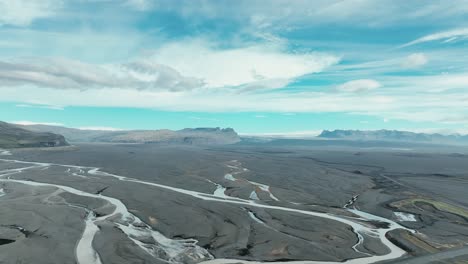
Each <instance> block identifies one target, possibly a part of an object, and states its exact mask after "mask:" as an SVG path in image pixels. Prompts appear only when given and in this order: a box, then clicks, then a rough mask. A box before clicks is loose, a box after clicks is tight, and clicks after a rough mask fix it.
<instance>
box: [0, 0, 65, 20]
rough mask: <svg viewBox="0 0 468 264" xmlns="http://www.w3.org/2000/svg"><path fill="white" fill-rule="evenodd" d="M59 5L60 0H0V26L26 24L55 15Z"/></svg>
mask: <svg viewBox="0 0 468 264" xmlns="http://www.w3.org/2000/svg"><path fill="white" fill-rule="evenodd" d="M61 6H62V1H61V0H0V26H1V25H14V26H27V25H29V24H31V22H33V21H34V20H36V19H39V18H46V17H49V16H53V15H55V13H56V12H57V11H58V9H60V7H61Z"/></svg>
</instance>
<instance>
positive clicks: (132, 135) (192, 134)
mask: <svg viewBox="0 0 468 264" xmlns="http://www.w3.org/2000/svg"><path fill="white" fill-rule="evenodd" d="M20 127H21V128H24V129H27V130H30V131H34V132H51V133H57V134H60V135H63V136H64V137H65V138H66V139H67V140H68V141H69V142H106V143H180V144H194V145H203V144H233V143H236V142H239V141H240V137H239V135H238V134H237V133H236V132H235V131H234V129H232V128H224V129H222V128H186V129H182V130H176V131H174V130H168V129H161V130H122V131H104V130H81V129H76V128H68V127H61V126H48V125H21V126H20Z"/></svg>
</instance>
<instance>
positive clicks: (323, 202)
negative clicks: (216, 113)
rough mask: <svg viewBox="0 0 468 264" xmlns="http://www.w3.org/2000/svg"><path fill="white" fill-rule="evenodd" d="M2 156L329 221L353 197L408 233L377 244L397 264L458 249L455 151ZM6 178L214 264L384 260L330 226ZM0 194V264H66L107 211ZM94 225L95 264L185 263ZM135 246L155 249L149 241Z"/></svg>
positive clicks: (370, 244)
mask: <svg viewBox="0 0 468 264" xmlns="http://www.w3.org/2000/svg"><path fill="white" fill-rule="evenodd" d="M409 148H411V147H409ZM11 152H12V155H8V156H6V155H5V156H0V159H5V160H7V159H9V160H24V161H33V162H44V163H53V164H67V165H76V166H84V167H88V168H90V169H91V168H94V167H97V168H99V169H100V171H102V172H107V173H111V174H115V175H119V176H125V177H129V178H133V179H138V180H141V181H145V182H150V183H157V184H161V185H165V186H170V187H175V188H180V189H182V190H189V191H194V192H198V193H206V194H213V193H215V194H216V192H215V191H216V190H217V188H225V189H221V192H219V189H218V192H217V194H218V195H219V194H220V193H222V194H223V195H226V196H230V197H238V198H242V199H244V200H252V201H255V202H256V203H260V204H264V205H271V206H280V207H286V208H293V209H297V210H307V211H314V212H324V213H330V214H333V215H339V216H340V217H346V216H349V217H351V216H353V215H352V213H351V212H350V211H348V210H345V209H344V208H343V206H345V204H347V203H349V201H350V199H352V198H353V197H355V198H357V199H356V200H355V202H354V203H353V204H352V205H350V206H351V207H356V208H357V209H359V210H361V211H364V212H368V213H371V214H374V215H377V216H380V217H384V218H387V219H390V220H393V221H395V222H397V223H399V224H401V225H402V226H404V227H407V228H408V229H412V230H415V231H416V232H415V233H412V232H409V231H407V230H402V229H397V230H393V231H390V232H389V233H388V234H387V238H388V239H390V241H392V242H393V243H394V244H396V245H398V246H399V247H400V248H402V249H404V250H405V251H406V252H407V254H406V255H405V256H403V258H408V257H412V256H421V255H426V254H430V253H437V252H440V251H444V250H448V249H453V248H460V247H463V246H466V245H467V244H468V209H467V208H468V202H467V201H468V191H466V190H468V174H467V171H468V156H467V155H466V154H465V153H466V149H461V148H455V147H446V148H443V149H442V151H441V148H436V147H421V146H415V147H414V148H413V149H402V148H391V147H388V146H385V147H375V146H355V145H354V144H353V145H339V144H334V145H333V144H332V145H325V144H323V142H320V143H319V144H316V145H314V144H313V143H309V144H288V143H287V142H286V141H282V143H281V142H279V143H278V142H270V143H252V142H251V143H240V144H234V145H227V146H211V147H210V146H187V145H164V144H97V143H96V144H77V145H75V146H71V147H63V148H49V149H18V150H14V151H11ZM27 166H31V165H28V164H22V163H12V162H8V161H2V160H0V171H5V170H7V169H16V168H21V167H27ZM226 175H228V176H226ZM229 175H230V176H229ZM1 177H3V178H5V177H6V176H1ZM7 177H10V179H15V180H26V181H30V182H40V183H52V184H57V185H62V186H69V187H72V188H74V189H77V190H81V191H84V192H87V193H91V194H96V195H103V196H106V197H113V198H116V199H119V200H120V201H122V203H123V204H125V206H126V207H127V209H128V211H129V212H130V213H132V214H133V215H135V216H136V217H138V218H139V219H141V220H142V221H143V222H144V223H145V224H147V225H148V226H150V227H151V228H152V229H153V230H156V231H158V232H160V233H161V234H162V235H164V236H165V237H167V238H170V239H175V240H183V239H196V240H198V246H200V247H202V248H204V249H206V250H208V251H209V253H210V254H211V256H212V257H214V258H215V259H223V258H226V259H238V260H255V261H293V260H314V261H333V262H342V261H345V260H349V259H355V258H363V257H368V256H369V255H384V254H387V253H388V252H389V250H388V248H387V247H386V246H385V245H383V244H381V243H380V242H379V240H378V239H377V238H375V237H372V236H367V237H365V239H364V241H363V242H362V243H361V244H359V245H358V246H357V247H355V248H354V249H353V246H355V245H357V244H358V239H359V238H358V237H357V236H356V234H355V233H354V232H353V229H352V228H351V227H350V226H349V225H346V224H344V223H341V222H338V221H333V220H330V219H325V218H322V217H315V216H308V215H304V214H301V213H295V212H290V211H282V210H275V209H268V208H261V207H256V206H250V205H246V204H235V203H223V202H218V201H205V200H203V199H198V198H196V197H194V196H192V195H188V194H185V193H182V192H179V191H174V190H171V189H168V188H160V187H158V186H151V185H145V184H140V183H138V182H131V181H121V180H118V179H116V178H115V177H111V176H103V175H97V174H95V173H94V174H93V173H91V172H90V171H89V170H86V169H81V168H73V167H67V166H57V165H47V166H46V165H44V166H42V167H41V168H32V169H26V170H24V171H20V172H18V173H14V174H11V175H8V176H7ZM266 185H268V186H269V188H268V186H266ZM265 186H266V187H265ZM0 189H1V190H2V192H3V195H2V194H0V263H76V261H77V253H76V252H77V250H76V248H77V244H78V241H80V239H81V238H82V234H83V230H84V229H85V221H86V219H87V218H88V217H89V212H93V213H94V214H95V215H96V217H99V216H103V215H106V214H109V212H110V211H112V206H110V205H109V204H108V203H107V202H106V201H105V200H102V199H99V198H95V197H94V198H93V197H84V196H80V195H76V194H72V193H70V192H67V191H63V190H60V189H57V188H55V187H51V186H39V187H38V186H29V185H25V184H22V183H15V182H11V181H0ZM227 199H229V198H227ZM71 205H72V206H71ZM395 212H396V214H395ZM402 215H403V216H402ZM402 217H403V218H402ZM369 224H370V225H372V224H374V225H378V224H379V223H369ZM380 224H382V223H380ZM96 225H97V226H98V228H99V230H98V231H97V233H96V236H95V237H94V239H93V240H92V247H93V248H94V250H95V251H96V252H97V253H98V255H99V257H100V262H101V263H165V261H166V262H167V261H168V262H172V263H192V262H194V261H193V260H192V259H188V258H187V259H175V258H172V259H171V258H170V256H166V258H165V257H161V258H159V259H158V258H155V257H154V256H151V255H150V254H148V253H147V252H146V251H145V250H143V249H142V247H140V246H138V245H137V244H138V242H136V241H134V240H132V239H131V238H132V237H131V236H130V237H129V236H128V235H126V234H125V233H124V232H122V230H121V229H119V228H117V227H116V224H113V223H111V222H109V221H107V220H103V221H100V222H97V224H96ZM139 239H140V240H143V239H141V238H139ZM140 240H138V241H140ZM144 242H145V243H146V244H147V245H153V244H155V243H156V242H155V241H154V238H151V237H148V238H147V239H146V240H145V241H144ZM51 252H53V253H51ZM459 259H461V261H463V260H464V259H466V258H463V256H462V257H458V258H457V261H458V260H459ZM195 262H196V261H195ZM225 263H227V262H225ZM229 263H236V262H235V261H233V262H229ZM361 263H367V262H365V261H363V262H361ZM392 263H393V262H392ZM426 263H427V262H426ZM442 263H443V262H442Z"/></svg>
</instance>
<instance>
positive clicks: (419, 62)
mask: <svg viewBox="0 0 468 264" xmlns="http://www.w3.org/2000/svg"><path fill="white" fill-rule="evenodd" d="M428 61H429V60H428V58H427V57H426V55H424V53H413V54H411V55H409V56H408V57H406V59H405V60H404V61H403V63H402V66H403V67H404V68H418V67H421V66H423V65H425V64H427V62H428Z"/></svg>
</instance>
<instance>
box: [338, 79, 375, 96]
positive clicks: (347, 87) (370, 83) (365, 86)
mask: <svg viewBox="0 0 468 264" xmlns="http://www.w3.org/2000/svg"><path fill="white" fill-rule="evenodd" d="M381 86H382V85H381V84H380V83H379V82H377V81H375V80H372V79H360V80H354V81H349V82H346V83H343V84H341V85H339V86H338V87H337V89H338V90H340V91H343V92H352V93H353V92H366V91H370V90H374V89H377V88H380V87H381Z"/></svg>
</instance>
